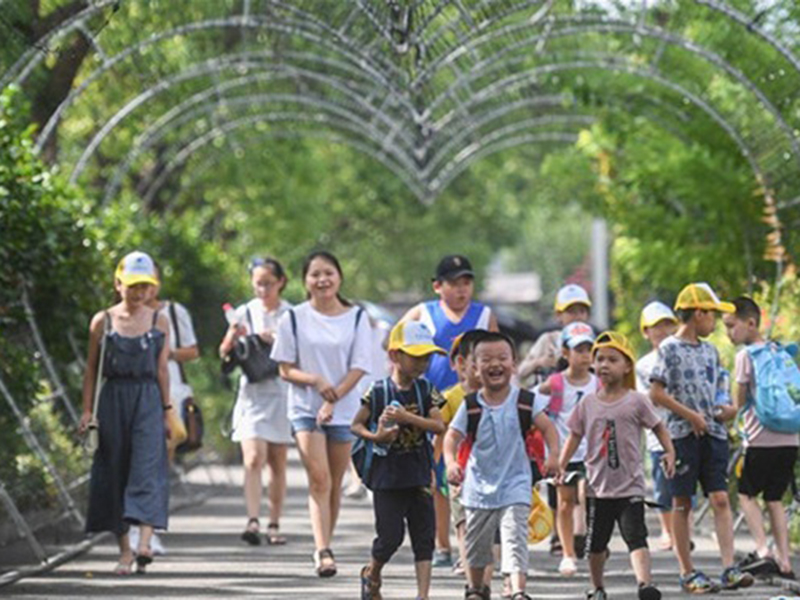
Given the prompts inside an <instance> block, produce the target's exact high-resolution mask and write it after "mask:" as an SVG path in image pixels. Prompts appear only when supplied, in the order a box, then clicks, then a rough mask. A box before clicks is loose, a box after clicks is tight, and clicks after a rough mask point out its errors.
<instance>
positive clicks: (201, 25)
mask: <svg viewBox="0 0 800 600" xmlns="http://www.w3.org/2000/svg"><path fill="white" fill-rule="evenodd" d="M236 25H240V26H242V27H245V26H248V27H253V28H264V29H271V30H272V29H274V30H276V31H281V30H283V29H286V27H285V26H283V25H282V24H278V23H269V22H264V23H262V22H260V20H259V19H257V18H255V17H247V18H244V19H243V18H242V17H230V18H228V19H214V20H207V21H199V22H194V23H191V24H187V25H182V26H180V27H175V28H173V29H170V30H167V31H163V32H161V33H158V34H154V35H152V36H150V37H149V38H148V39H146V40H144V41H140V42H138V43H136V44H134V45H132V46H128V47H127V48H126V49H125V50H123V51H122V52H119V53H118V54H115V55H114V56H112V57H109V58H108V59H107V60H106V61H104V62H103V64H102V65H101V66H100V67H98V68H97V69H95V70H94V71H92V72H91V73H90V74H89V75H88V76H87V77H86V79H85V80H84V81H83V82H82V83H81V84H80V85H79V86H78V87H77V88H75V89H73V90H71V91H70V93H69V94H68V95H67V97H66V98H65V99H64V100H63V101H62V102H61V103H60V104H59V105H58V108H56V110H55V111H54V112H53V114H52V116H51V117H50V119H48V121H47V123H46V124H45V126H44V127H43V128H42V132H41V133H40V134H39V137H38V138H37V140H36V149H37V150H41V148H42V147H43V146H44V144H45V142H47V140H48V139H49V138H50V136H51V135H52V134H53V132H54V130H55V127H56V125H57V124H58V122H59V121H60V119H61V115H62V114H63V113H64V111H66V110H67V108H69V107H70V106H71V105H72V103H73V102H74V101H75V99H76V98H77V97H78V96H80V95H81V94H83V92H84V91H86V89H87V88H88V87H89V86H90V85H92V84H93V83H94V82H95V81H96V80H97V79H99V77H100V76H101V75H102V74H104V73H105V72H106V71H108V70H109V69H111V68H112V67H113V66H114V65H116V64H118V63H119V62H121V61H123V60H125V59H126V58H128V57H129V56H131V55H133V53H134V52H139V51H141V50H142V49H144V48H147V47H148V46H151V45H153V44H156V43H157V42H160V41H162V40H165V39H169V38H171V37H177V36H181V35H185V34H187V33H190V32H194V31H202V30H204V29H215V28H228V27H232V26H236ZM294 33H295V34H298V32H294ZM301 37H309V38H310V39H311V41H314V42H318V43H319V44H320V45H321V46H323V47H325V46H330V44H329V42H328V41H327V40H324V39H322V38H314V37H313V36H301ZM331 49H332V50H334V53H336V51H340V50H341V48H337V47H332V48H331ZM339 53H340V54H345V56H346V53H342V52H339ZM317 58H319V57H317ZM223 59H224V57H219V58H216V59H211V60H220V61H221V60H223ZM342 64H345V63H342ZM354 64H359V63H358V61H354ZM359 66H364V65H363V64H361V65H359ZM292 68H296V67H292ZM352 71H353V72H354V73H358V74H359V75H362V74H363V73H360V72H359V71H358V70H357V69H353V70H352ZM367 72H368V73H369V74H370V75H373V76H375V77H376V80H378V81H383V82H384V83H385V86H386V87H385V90H384V91H388V92H391V94H392V95H393V97H394V98H395V99H396V100H397V101H398V102H399V103H400V104H404V105H406V108H408V109H409V110H410V111H412V112H414V108H413V107H412V106H411V105H410V104H409V102H408V100H407V99H406V98H405V97H404V95H403V94H402V93H399V91H398V90H396V89H395V86H394V85H393V84H392V83H391V82H390V81H389V80H388V79H386V78H385V77H383V76H382V75H380V74H379V73H377V72H375V73H373V72H372V71H369V70H368V71H367Z"/></svg>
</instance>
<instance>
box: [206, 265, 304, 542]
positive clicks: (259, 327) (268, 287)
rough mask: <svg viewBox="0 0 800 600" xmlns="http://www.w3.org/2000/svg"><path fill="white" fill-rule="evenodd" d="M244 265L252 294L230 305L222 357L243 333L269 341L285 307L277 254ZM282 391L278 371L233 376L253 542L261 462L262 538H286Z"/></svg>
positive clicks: (287, 439)
mask: <svg viewBox="0 0 800 600" xmlns="http://www.w3.org/2000/svg"><path fill="white" fill-rule="evenodd" d="M249 271H250V283H251V284H252V286H253V293H254V295H255V298H253V299H252V300H250V301H249V302H247V303H246V304H243V305H242V306H239V307H238V308H237V309H236V320H235V322H234V323H233V324H232V325H231V326H230V328H229V329H228V332H227V333H226V334H225V338H224V339H223V340H222V343H221V344H220V347H219V352H220V356H222V357H225V356H227V355H228V354H229V353H230V352H231V350H232V349H233V347H234V344H235V343H236V340H237V339H238V338H239V337H241V336H243V335H251V334H257V335H259V336H260V337H261V339H262V340H263V341H264V342H266V343H268V344H274V342H275V337H276V330H277V328H278V320H279V319H280V317H281V316H282V315H283V314H284V313H286V311H288V310H289V309H290V308H291V305H290V304H289V303H288V302H286V301H285V300H283V299H282V298H281V292H283V289H284V288H285V287H286V281H287V279H286V273H285V271H284V269H283V266H282V265H281V264H280V263H279V262H278V261H277V260H275V259H273V258H266V259H261V258H256V259H254V260H253V261H252V262H251V263H250V267H249ZM287 392H288V386H287V384H286V383H285V382H284V381H282V380H281V379H280V378H279V377H274V378H268V379H265V380H263V381H248V379H247V376H246V375H244V374H242V375H241V376H240V379H239V387H238V393H237V396H236V405H235V406H234V409H233V428H232V432H231V439H232V440H233V441H234V442H239V443H240V444H241V448H242V461H243V463H244V498H245V505H246V508H247V518H248V521H247V526H246V527H245V530H244V532H243V533H242V539H243V540H244V541H245V542H247V543H248V544H251V545H253V546H257V545H259V544H260V543H261V537H260V533H259V530H260V523H259V515H260V512H261V494H262V481H261V473H262V471H263V470H264V465H265V464H266V466H267V475H268V477H269V487H268V488H267V493H268V499H269V522H268V523H267V530H266V537H265V539H266V542H267V543H268V544H271V545H279V544H284V543H286V538H284V537H283V536H282V535H281V534H280V517H281V512H282V510H283V501H284V498H285V496H286V456H287V452H288V448H289V444H290V443H291V441H292V435H291V427H290V425H289V419H288V417H287V412H286V396H287Z"/></svg>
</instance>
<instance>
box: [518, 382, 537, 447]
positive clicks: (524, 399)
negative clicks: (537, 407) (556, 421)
mask: <svg viewBox="0 0 800 600" xmlns="http://www.w3.org/2000/svg"><path fill="white" fill-rule="evenodd" d="M533 401H534V395H533V394H532V393H531V392H529V391H528V390H523V389H520V391H519V395H518V396H517V416H519V428H520V430H521V431H522V439H525V438H526V437H527V435H528V431H530V429H531V426H532V425H533Z"/></svg>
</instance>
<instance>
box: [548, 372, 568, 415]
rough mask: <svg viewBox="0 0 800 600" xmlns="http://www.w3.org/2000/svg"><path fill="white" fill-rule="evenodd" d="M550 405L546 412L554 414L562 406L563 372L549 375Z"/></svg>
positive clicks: (558, 412) (557, 412)
mask: <svg viewBox="0 0 800 600" xmlns="http://www.w3.org/2000/svg"><path fill="white" fill-rule="evenodd" d="M548 381H549V382H550V406H549V407H548V409H547V414H549V415H551V416H556V415H558V414H560V413H561V410H562V409H563V408H564V373H553V374H552V375H550V379H549V380H548Z"/></svg>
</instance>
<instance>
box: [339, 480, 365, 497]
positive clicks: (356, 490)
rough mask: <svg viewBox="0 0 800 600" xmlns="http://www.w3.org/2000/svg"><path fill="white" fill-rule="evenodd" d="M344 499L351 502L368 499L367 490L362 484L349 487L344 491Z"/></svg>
mask: <svg viewBox="0 0 800 600" xmlns="http://www.w3.org/2000/svg"><path fill="white" fill-rule="evenodd" d="M344 497H345V498H350V499H351V500H363V499H364V498H366V497H367V488H366V486H365V485H364V484H363V483H361V482H359V483H356V484H355V485H352V484H351V485H348V486H347V487H346V488H345V490H344Z"/></svg>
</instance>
